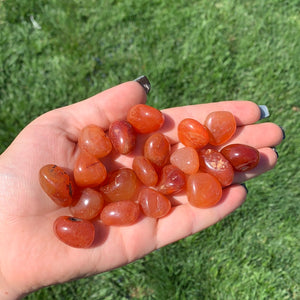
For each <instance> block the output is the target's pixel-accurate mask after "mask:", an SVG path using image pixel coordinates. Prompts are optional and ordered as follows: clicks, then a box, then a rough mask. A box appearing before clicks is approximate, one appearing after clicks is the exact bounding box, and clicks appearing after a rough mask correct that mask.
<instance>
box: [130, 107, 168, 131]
mask: <svg viewBox="0 0 300 300" xmlns="http://www.w3.org/2000/svg"><path fill="white" fill-rule="evenodd" d="M127 121H128V122H129V123H130V124H131V125H132V126H133V127H134V129H135V130H136V132H138V133H151V132H154V131H156V130H158V129H159V128H161V127H162V125H163V124H164V115H163V114H162V112H161V111H159V110H158V109H156V108H154V107H151V106H149V105H146V104H137V105H135V106H133V107H132V108H131V109H130V110H129V112H128V114H127Z"/></svg>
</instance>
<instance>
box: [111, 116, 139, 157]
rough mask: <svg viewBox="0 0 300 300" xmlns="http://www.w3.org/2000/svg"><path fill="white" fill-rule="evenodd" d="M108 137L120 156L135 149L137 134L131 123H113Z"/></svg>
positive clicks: (120, 121) (123, 121)
mask: <svg viewBox="0 0 300 300" xmlns="http://www.w3.org/2000/svg"><path fill="white" fill-rule="evenodd" d="M108 135H109V138H110V141H111V142H112V144H113V146H114V148H115V150H116V151H117V152H118V153H120V154H128V153H129V152H131V151H132V150H133V149H134V146H135V140H136V133H135V131H134V129H133V127H132V125H131V124H130V123H128V122H127V121H125V120H119V121H115V122H112V123H111V124H110V126H109V131H108Z"/></svg>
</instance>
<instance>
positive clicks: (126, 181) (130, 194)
mask: <svg viewBox="0 0 300 300" xmlns="http://www.w3.org/2000/svg"><path fill="white" fill-rule="evenodd" d="M138 186H139V184H138V179H137V177H136V174H135V173H134V171H133V170H132V169H129V168H123V169H119V170H116V171H114V172H112V173H110V174H109V175H108V180H107V184H106V185H103V186H101V187H100V191H101V192H102V193H103V195H104V197H105V200H106V201H107V202H115V201H124V200H134V199H133V198H134V196H135V195H136V193H137V189H138Z"/></svg>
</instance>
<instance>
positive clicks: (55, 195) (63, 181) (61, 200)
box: [39, 164, 75, 207]
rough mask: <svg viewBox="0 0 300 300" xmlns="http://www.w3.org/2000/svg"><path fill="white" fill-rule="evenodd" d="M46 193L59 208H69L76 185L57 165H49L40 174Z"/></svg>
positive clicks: (41, 183)
mask: <svg viewBox="0 0 300 300" xmlns="http://www.w3.org/2000/svg"><path fill="white" fill-rule="evenodd" d="M39 181H40V185H41V187H42V189H43V190H44V192H45V193H46V194H47V195H48V196H49V197H50V198H51V199H52V200H53V201H54V202H55V203H56V204H57V205H59V206H64V207H66V206H69V205H70V204H71V203H72V201H73V196H74V193H75V184H74V182H73V180H72V179H71V178H70V176H69V175H68V174H67V173H66V172H65V171H64V170H63V169H62V168H61V167H58V166H57V165H54V164H48V165H45V166H43V167H42V168H41V169H40V172H39Z"/></svg>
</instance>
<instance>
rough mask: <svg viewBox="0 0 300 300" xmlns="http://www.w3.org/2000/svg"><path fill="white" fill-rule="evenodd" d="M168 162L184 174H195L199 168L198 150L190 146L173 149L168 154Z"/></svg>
mask: <svg viewBox="0 0 300 300" xmlns="http://www.w3.org/2000/svg"><path fill="white" fill-rule="evenodd" d="M170 162H171V164H172V165H174V166H176V167H177V168H178V169H180V170H181V171H183V172H184V173H185V174H195V173H197V172H198V170H199V157H198V152H197V151H196V150H195V149H194V148H192V147H184V148H180V149H177V150H175V151H174V152H173V153H172V154H171V156H170Z"/></svg>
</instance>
